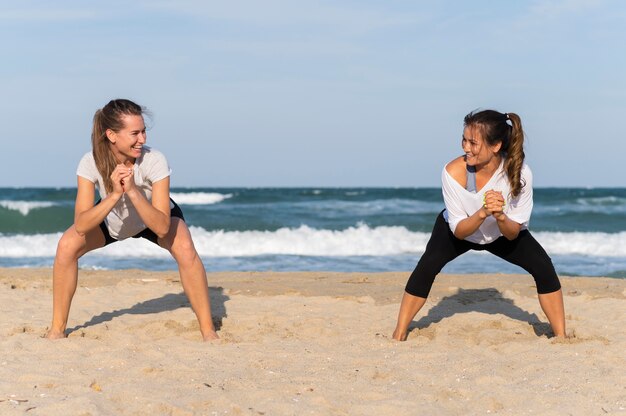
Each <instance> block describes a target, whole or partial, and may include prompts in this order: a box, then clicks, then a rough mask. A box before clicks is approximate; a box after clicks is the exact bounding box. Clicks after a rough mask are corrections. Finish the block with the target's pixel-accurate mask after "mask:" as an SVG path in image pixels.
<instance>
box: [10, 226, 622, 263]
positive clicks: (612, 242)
mask: <svg viewBox="0 0 626 416" xmlns="http://www.w3.org/2000/svg"><path fill="white" fill-rule="evenodd" d="M190 230H191V234H192V236H193V240H194V243H195V246H196V249H197V250H198V252H199V254H200V255H201V256H202V257H204V258H207V257H245V256H259V255H268V254H278V255H301V256H328V257H341V256H392V255H400V254H411V253H414V254H416V255H419V254H421V253H423V252H424V249H425V248H426V243H427V242H428V239H429V238H430V234H429V233H423V232H414V231H410V230H408V229H407V228H405V227H400V226H393V227H387V226H381V227H373V228H372V227H369V226H367V225H365V224H358V225H356V226H353V227H349V228H346V229H344V230H324V229H315V228H311V227H308V226H305V225H302V226H300V227H297V228H281V229H278V230H276V231H207V230H205V229H203V228H200V227H193V226H192V227H191V228H190ZM533 235H534V236H535V238H536V239H537V240H538V241H539V242H540V243H541V244H542V245H543V247H544V248H545V249H546V251H547V252H548V254H559V255H582V256H602V257H626V232H620V233H614V234H609V233H599V232H589V233H583V232H572V233H553V232H537V233H534V234H533ZM60 236H61V234H60V233H53V234H36V235H10V236H9V235H0V257H10V258H17V257H25V258H27V257H53V256H54V254H55V250H56V245H57V242H58V240H59V238H60ZM96 253H97V255H102V256H115V257H132V258H139V257H145V258H152V257H154V258H157V257H168V256H169V254H168V253H167V251H165V250H163V249H161V248H159V247H157V246H156V245H154V244H152V243H150V242H149V241H147V240H143V239H132V238H131V239H128V240H125V241H122V242H119V243H116V244H112V245H110V246H107V247H105V248H103V249H101V250H98V251H96Z"/></svg>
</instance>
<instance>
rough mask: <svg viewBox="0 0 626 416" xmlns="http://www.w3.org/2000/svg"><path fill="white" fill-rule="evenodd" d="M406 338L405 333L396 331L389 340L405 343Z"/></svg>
mask: <svg viewBox="0 0 626 416" xmlns="http://www.w3.org/2000/svg"><path fill="white" fill-rule="evenodd" d="M406 337H407V333H406V331H405V332H400V331H398V330H397V329H396V330H395V331H393V335H392V336H391V338H393V339H395V340H396V341H406Z"/></svg>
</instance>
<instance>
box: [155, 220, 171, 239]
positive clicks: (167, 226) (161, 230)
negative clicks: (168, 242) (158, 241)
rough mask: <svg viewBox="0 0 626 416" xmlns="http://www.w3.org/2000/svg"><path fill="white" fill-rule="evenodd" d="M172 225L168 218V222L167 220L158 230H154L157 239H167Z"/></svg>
mask: <svg viewBox="0 0 626 416" xmlns="http://www.w3.org/2000/svg"><path fill="white" fill-rule="evenodd" d="M170 224H171V221H170V219H169V218H167V220H165V221H164V222H163V224H161V226H160V227H159V228H158V229H157V230H154V233H155V234H156V235H157V237H159V238H165V237H166V236H167V234H168V233H169V232H170Z"/></svg>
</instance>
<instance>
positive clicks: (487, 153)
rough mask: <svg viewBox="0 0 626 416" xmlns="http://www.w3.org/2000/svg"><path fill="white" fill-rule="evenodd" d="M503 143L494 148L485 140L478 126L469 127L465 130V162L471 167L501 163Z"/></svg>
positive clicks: (462, 142)
mask: <svg viewBox="0 0 626 416" xmlns="http://www.w3.org/2000/svg"><path fill="white" fill-rule="evenodd" d="M501 146H502V142H498V143H497V144H495V145H494V146H490V145H489V144H488V143H487V142H486V141H484V140H483V137H482V134H481V132H480V129H479V128H477V127H476V126H467V127H465V129H463V139H462V141H461V147H463V151H464V152H465V161H466V163H467V164H468V165H469V166H476V167H481V166H486V165H488V164H489V163H490V162H493V161H494V158H495V160H496V162H498V163H499V161H500V155H499V151H500V147H501Z"/></svg>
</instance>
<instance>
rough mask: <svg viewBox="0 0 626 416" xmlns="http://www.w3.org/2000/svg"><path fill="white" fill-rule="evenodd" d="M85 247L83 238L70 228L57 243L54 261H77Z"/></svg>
mask: <svg viewBox="0 0 626 416" xmlns="http://www.w3.org/2000/svg"><path fill="white" fill-rule="evenodd" d="M85 246H86V243H85V238H84V237H82V236H80V235H79V234H78V233H77V232H76V230H74V228H73V227H72V228H70V229H68V230H67V231H66V232H65V233H63V235H62V236H61V238H60V239H59V242H58V243H57V251H56V259H57V260H59V261H63V260H77V259H78V258H79V257H80V253H81V251H83V250H84V248H85Z"/></svg>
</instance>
